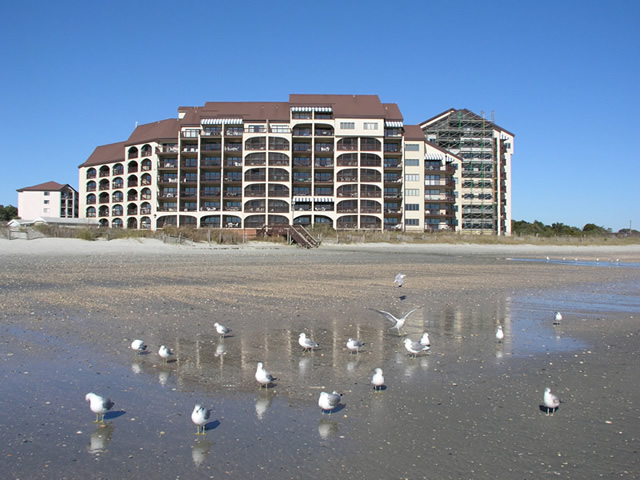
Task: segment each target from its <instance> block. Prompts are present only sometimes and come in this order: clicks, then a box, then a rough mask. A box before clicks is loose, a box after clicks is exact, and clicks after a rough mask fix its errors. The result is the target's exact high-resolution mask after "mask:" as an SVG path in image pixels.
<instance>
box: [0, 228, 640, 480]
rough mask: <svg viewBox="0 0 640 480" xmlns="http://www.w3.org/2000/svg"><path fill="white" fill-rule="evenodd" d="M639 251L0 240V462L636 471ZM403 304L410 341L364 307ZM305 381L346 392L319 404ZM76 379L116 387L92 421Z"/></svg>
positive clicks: (96, 474) (282, 469)
mask: <svg viewBox="0 0 640 480" xmlns="http://www.w3.org/2000/svg"><path fill="white" fill-rule="evenodd" d="M547 256H548V257H550V261H549V262H547V261H546V260H545V259H546V257H547ZM563 259H564V260H563ZM576 259H577V260H576ZM596 259H597V260H596ZM616 260H619V261H616ZM638 262H640V247H638V246H628V247H541V246H527V245H522V246H500V245H488V246H477V245H424V246H421V245H380V244H376V245H323V246H322V247H321V248H319V249H313V250H302V249H296V248H295V247H284V246H279V245H274V244H270V243H250V244H246V245H241V246H218V245H212V246H210V245H206V244H203V245H195V246H194V245H189V246H172V245H165V244H163V243H161V242H159V241H155V240H146V239H145V240H114V241H110V242H106V241H98V242H85V241H80V240H68V239H39V240H31V241H26V240H14V241H7V240H0V285H1V286H2V291H1V302H2V322H1V326H0V361H1V365H2V367H3V368H2V387H1V391H2V396H1V397H2V408H1V409H0V445H1V447H0V454H1V455H2V458H3V462H2V464H3V469H4V475H3V476H5V478H23V479H24V478H131V477H133V476H134V475H135V476H138V475H148V474H158V473H162V474H163V476H164V477H166V478H178V477H179V478H202V477H211V478H214V477H215V478H219V477H228V478H246V477H256V476H264V477H265V478H300V477H306V478H323V477H326V476H328V475H342V474H346V475H349V476H350V477H352V478H365V477H366V478H452V479H453V478H456V479H457V478H505V479H513V478H532V479H535V478H546V477H551V476H554V477H555V476H560V477H561V478H576V479H585V478H611V477H616V478H639V477H640V467H639V465H640V458H639V456H638V439H639V435H640V409H639V407H638V406H639V405H640V391H639V387H638V384H637V382H636V381H635V380H636V378H637V365H638V353H637V351H638V345H639V339H640V326H639V325H638V317H639V315H640V295H639V293H640V292H639V288H638V286H639V285H640V282H639V280H640V268H638V266H637V263H638ZM398 272H403V273H405V274H406V275H407V277H406V279H405V284H404V286H403V287H402V288H397V287H394V285H393V284H392V282H393V279H394V277H395V275H396V273H398ZM417 307H420V308H419V310H417V311H416V312H415V313H414V314H413V315H412V316H411V317H409V320H408V322H407V325H406V327H405V330H404V332H403V333H405V334H406V335H407V336H408V337H409V338H412V339H415V340H417V339H418V338H419V336H420V335H421V334H422V332H423V331H428V332H429V334H430V336H431V342H432V347H431V350H430V352H429V353H428V354H424V355H421V356H418V358H416V359H413V358H409V357H408V355H407V352H406V351H405V349H404V347H403V345H402V342H403V340H404V338H405V337H404V336H398V335H397V334H396V333H395V330H389V327H390V326H391V323H390V322H388V321H387V320H385V318H384V317H383V316H382V315H380V314H379V313H377V312H375V311H374V310H373V309H378V310H385V311H389V312H391V313H393V314H394V315H396V316H400V315H402V314H404V313H406V312H408V311H409V310H411V309H413V308H417ZM556 310H560V311H562V313H563V316H564V319H563V321H562V323H561V325H560V326H555V327H554V326H553V325H552V322H553V314H554V312H555V311H556ZM216 321H219V322H220V323H223V324H225V325H227V326H229V327H230V328H231V329H232V332H231V333H230V335H229V336H228V337H227V338H224V339H220V338H219V336H218V335H217V334H216V332H215V330H214V328H213V323H214V322H216ZM498 324H502V325H504V327H505V332H506V337H505V340H504V342H503V343H500V344H498V343H496V340H495V335H494V334H495V329H496V326H497V325H498ZM303 331H304V332H306V333H307V334H308V335H309V336H311V337H312V338H313V339H314V340H315V341H317V342H318V343H320V348H319V349H317V350H315V351H313V352H308V353H304V352H302V349H301V348H300V347H299V345H298V343H297V338H298V335H299V333H300V332H303ZM349 337H354V338H356V337H357V338H359V339H360V340H362V341H364V342H365V343H366V345H365V347H364V348H363V349H362V351H361V352H360V353H359V354H357V355H356V354H351V353H349V352H348V350H347V349H346V348H345V343H346V340H347V339H348V338H349ZM135 338H141V339H143V340H144V341H145V342H146V343H147V344H148V345H149V350H150V353H149V354H147V355H136V354H135V353H134V352H132V351H131V350H130V349H129V344H130V342H131V341H132V340H133V339H135ZM161 344H166V345H168V346H170V347H171V348H173V349H174V351H175V353H176V355H175V357H176V358H175V361H172V362H170V363H168V364H166V365H164V364H163V363H162V361H161V360H160V358H159V357H158V355H157V350H158V347H159V346H160V345H161ZM258 361H262V362H264V364H265V366H266V367H267V369H268V370H270V371H271V372H272V373H273V374H274V376H275V377H277V380H276V381H275V385H273V386H272V388H269V389H267V390H264V389H263V390H262V391H260V390H259V389H258V385H257V383H256V381H255V379H254V372H255V368H256V363H257V362H258ZM376 367H381V368H382V369H383V370H384V373H385V380H386V381H385V385H386V389H384V390H383V391H381V392H377V393H376V392H374V391H373V389H372V386H371V384H370V379H371V375H372V374H373V370H374V369H375V368H376ZM545 387H550V388H551V389H552V391H553V392H554V393H556V394H557V395H559V396H560V398H561V399H562V400H563V403H562V404H561V405H560V408H559V409H558V410H557V412H555V414H554V415H553V416H547V415H546V412H545V411H544V410H543V409H542V408H541V406H540V405H541V403H542V396H543V391H544V389H545ZM322 390H327V391H331V390H337V391H339V392H341V393H343V394H344V396H343V402H342V405H341V406H340V408H338V409H337V411H335V412H333V413H332V414H330V415H329V414H322V413H321V412H320V409H319V407H318V406H317V399H318V396H319V393H320V392H321V391H322ZM90 391H92V392H95V393H98V394H100V395H105V396H109V397H111V398H112V400H114V401H115V407H114V408H113V410H112V412H110V413H109V414H107V416H106V423H105V425H104V426H100V425H95V424H94V423H92V421H93V420H94V419H95V416H94V415H93V414H92V413H91V411H90V410H89V408H88V404H87V403H86V402H85V401H84V396H85V394H86V393H88V392H90ZM196 403H202V404H203V405H205V406H207V407H210V408H213V412H212V417H211V422H210V423H209V425H208V429H207V434H206V435H205V436H199V437H198V436H196V435H194V433H195V426H194V425H193V424H192V423H191V420H190V414H191V411H192V410H193V406H194V405H195V404H196Z"/></svg>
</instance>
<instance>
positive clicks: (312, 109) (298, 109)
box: [291, 107, 333, 113]
mask: <svg viewBox="0 0 640 480" xmlns="http://www.w3.org/2000/svg"><path fill="white" fill-rule="evenodd" d="M291 111H292V112H322V113H331V112H333V108H332V107H291Z"/></svg>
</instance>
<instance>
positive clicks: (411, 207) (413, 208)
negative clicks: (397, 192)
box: [404, 203, 420, 211]
mask: <svg viewBox="0 0 640 480" xmlns="http://www.w3.org/2000/svg"><path fill="white" fill-rule="evenodd" d="M404 209H405V210H407V211H418V210H420V204H419V203H407V204H406V205H405V206H404Z"/></svg>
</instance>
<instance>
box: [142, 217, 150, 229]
mask: <svg viewBox="0 0 640 480" xmlns="http://www.w3.org/2000/svg"><path fill="white" fill-rule="evenodd" d="M140 228H141V229H143V230H149V229H150V228H151V219H150V218H149V217H142V218H141V219H140Z"/></svg>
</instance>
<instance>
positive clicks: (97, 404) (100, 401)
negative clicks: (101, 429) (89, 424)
mask: <svg viewBox="0 0 640 480" xmlns="http://www.w3.org/2000/svg"><path fill="white" fill-rule="evenodd" d="M84 399H85V400H86V401H87V402H89V408H90V409H91V411H92V412H93V413H95V414H96V421H95V422H93V423H104V414H105V413H107V412H108V411H109V410H111V408H113V406H114V405H115V404H114V403H113V402H112V401H111V399H110V398H104V397H101V396H100V395H96V394H95V393H87V394H86V395H85V397H84Z"/></svg>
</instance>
